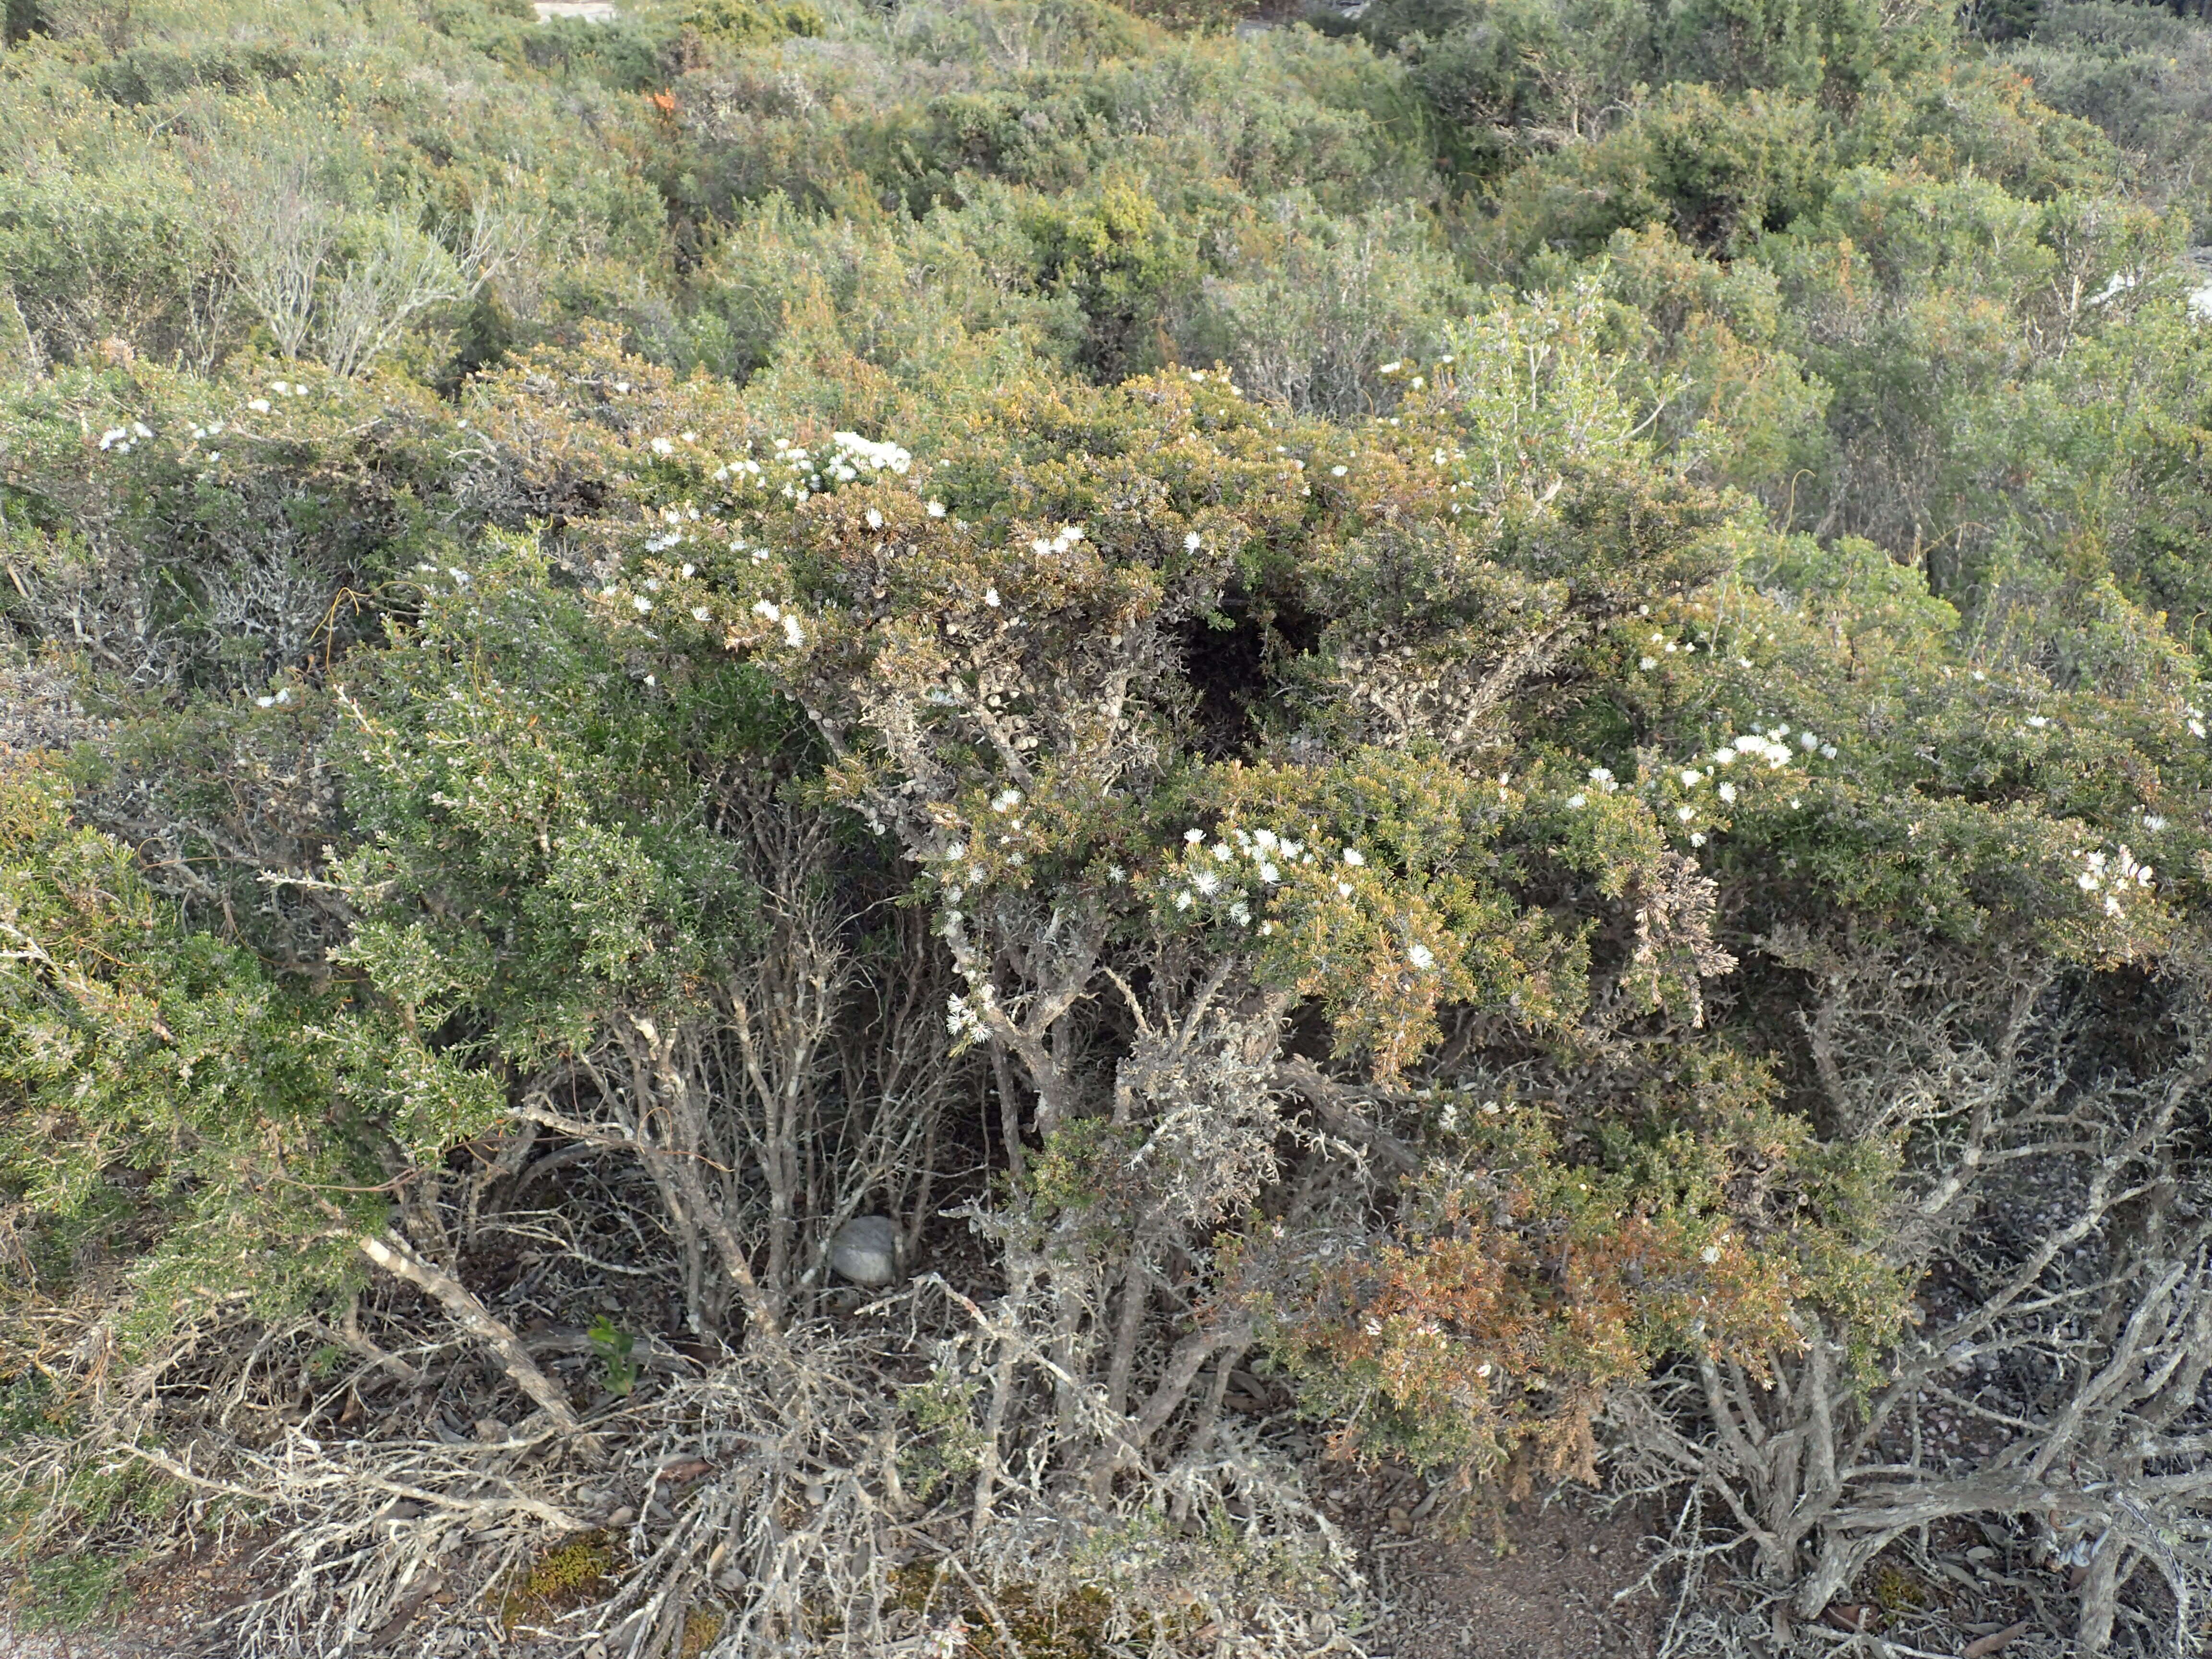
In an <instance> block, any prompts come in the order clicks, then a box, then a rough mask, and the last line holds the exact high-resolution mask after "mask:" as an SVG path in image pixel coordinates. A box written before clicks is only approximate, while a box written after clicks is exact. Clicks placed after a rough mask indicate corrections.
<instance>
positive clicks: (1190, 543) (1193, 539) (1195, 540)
mask: <svg viewBox="0 0 2212 1659" xmlns="http://www.w3.org/2000/svg"><path fill="white" fill-rule="evenodd" d="M1199 542H1200V537H1199V533H1198V532H1196V531H1195V530H1194V531H1192V532H1190V533H1189V534H1188V535H1187V536H1185V537H1184V538H1182V550H1183V551H1184V552H1186V553H1195V552H1197V551H1198V548H1199Z"/></svg>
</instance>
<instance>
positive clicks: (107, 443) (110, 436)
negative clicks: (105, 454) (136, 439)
mask: <svg viewBox="0 0 2212 1659" xmlns="http://www.w3.org/2000/svg"><path fill="white" fill-rule="evenodd" d="M129 436H130V434H129V433H128V432H125V430H124V429H123V428H121V427H119V426H112V427H110V428H107V430H106V431H105V432H103V433H101V434H100V447H101V448H102V449H112V448H113V447H115V446H116V445H117V444H119V443H121V442H122V441H124V440H125V438H127V437H129Z"/></svg>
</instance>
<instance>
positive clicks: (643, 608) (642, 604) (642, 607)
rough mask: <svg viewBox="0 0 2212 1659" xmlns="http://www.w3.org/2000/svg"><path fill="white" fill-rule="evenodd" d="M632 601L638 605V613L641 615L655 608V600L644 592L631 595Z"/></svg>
mask: <svg viewBox="0 0 2212 1659" xmlns="http://www.w3.org/2000/svg"><path fill="white" fill-rule="evenodd" d="M630 603H631V604H632V605H635V606H636V607H637V614H638V615H639V616H641V617H642V616H644V615H646V614H647V612H648V611H651V610H652V609H653V601H652V600H651V599H647V598H646V597H645V595H644V594H642V593H635V594H633V595H631V596H630Z"/></svg>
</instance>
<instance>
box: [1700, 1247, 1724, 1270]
mask: <svg viewBox="0 0 2212 1659" xmlns="http://www.w3.org/2000/svg"><path fill="white" fill-rule="evenodd" d="M1720 1259H1721V1247H1720V1246H1719V1245H1717V1244H1708V1245H1706V1246H1705V1249H1702V1250H1699V1252H1698V1260H1699V1261H1702V1262H1704V1263H1705V1266H1707V1267H1711V1266H1712V1265H1713V1263H1715V1262H1716V1261H1719V1260H1720Z"/></svg>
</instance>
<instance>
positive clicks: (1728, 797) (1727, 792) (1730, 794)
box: [1720, 783, 1735, 801]
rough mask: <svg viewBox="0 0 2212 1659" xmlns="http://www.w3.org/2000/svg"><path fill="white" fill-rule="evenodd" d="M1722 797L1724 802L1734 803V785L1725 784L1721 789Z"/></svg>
mask: <svg viewBox="0 0 2212 1659" xmlns="http://www.w3.org/2000/svg"><path fill="white" fill-rule="evenodd" d="M1720 796H1721V799H1723V800H1724V801H1733V800H1735V785H1734V784H1732V783H1724V784H1723V785H1722V786H1721V787H1720Z"/></svg>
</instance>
